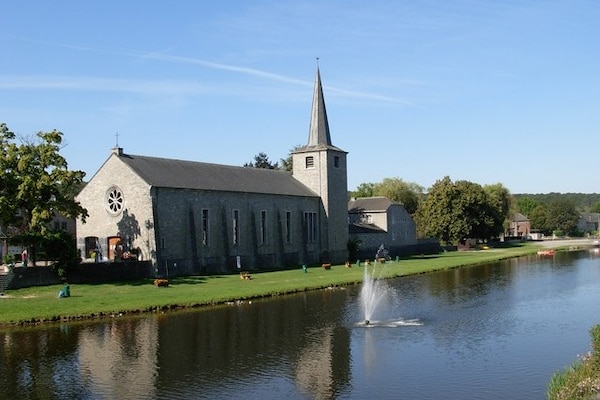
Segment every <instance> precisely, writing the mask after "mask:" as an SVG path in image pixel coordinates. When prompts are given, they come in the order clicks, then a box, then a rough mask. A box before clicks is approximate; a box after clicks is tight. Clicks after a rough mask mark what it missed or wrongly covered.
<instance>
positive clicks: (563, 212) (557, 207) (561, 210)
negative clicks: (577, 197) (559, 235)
mask: <svg viewBox="0 0 600 400" xmlns="http://www.w3.org/2000/svg"><path fill="white" fill-rule="evenodd" d="M578 221H579V213H578V212H577V209H576V208H575V203H574V202H573V201H571V200H568V199H557V200H554V201H553V202H552V203H550V206H549V207H548V223H549V225H550V226H551V227H552V228H553V229H555V230H558V231H560V232H563V233H564V234H566V235H576V234H577V222H578Z"/></svg>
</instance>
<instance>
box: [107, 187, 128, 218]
mask: <svg viewBox="0 0 600 400" xmlns="http://www.w3.org/2000/svg"><path fill="white" fill-rule="evenodd" d="M123 201H124V200H123V192H121V190H120V189H119V188H116V187H112V188H110V189H109V190H108V192H106V207H107V210H108V211H109V212H110V213H112V214H119V213H120V212H121V211H122V210H123Z"/></svg>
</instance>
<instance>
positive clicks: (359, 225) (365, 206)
mask: <svg viewBox="0 0 600 400" xmlns="http://www.w3.org/2000/svg"><path fill="white" fill-rule="evenodd" d="M348 221H349V235H350V236H349V239H350V241H352V242H356V243H360V249H361V251H359V254H360V255H361V256H363V258H373V256H374V254H375V252H376V250H377V248H378V247H379V246H381V245H384V247H385V248H386V249H388V250H389V251H390V253H391V254H403V253H406V252H407V251H408V250H409V249H410V248H412V247H414V246H416V245H417V244H418V240H417V229H416V225H415V223H414V221H413V219H412V217H411V216H410V214H409V213H408V211H406V208H404V206H403V205H402V204H401V203H398V202H395V201H392V200H390V199H388V198H387V197H359V198H353V199H351V200H350V201H349V202H348Z"/></svg>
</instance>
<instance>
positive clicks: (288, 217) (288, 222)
mask: <svg viewBox="0 0 600 400" xmlns="http://www.w3.org/2000/svg"><path fill="white" fill-rule="evenodd" d="M285 242H286V243H287V244H290V243H292V212H291V211H286V212H285Z"/></svg>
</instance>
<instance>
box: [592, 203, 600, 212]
mask: <svg viewBox="0 0 600 400" xmlns="http://www.w3.org/2000/svg"><path fill="white" fill-rule="evenodd" d="M590 212H593V213H600V203H596V204H594V205H593V206H592V208H591V209H590Z"/></svg>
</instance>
